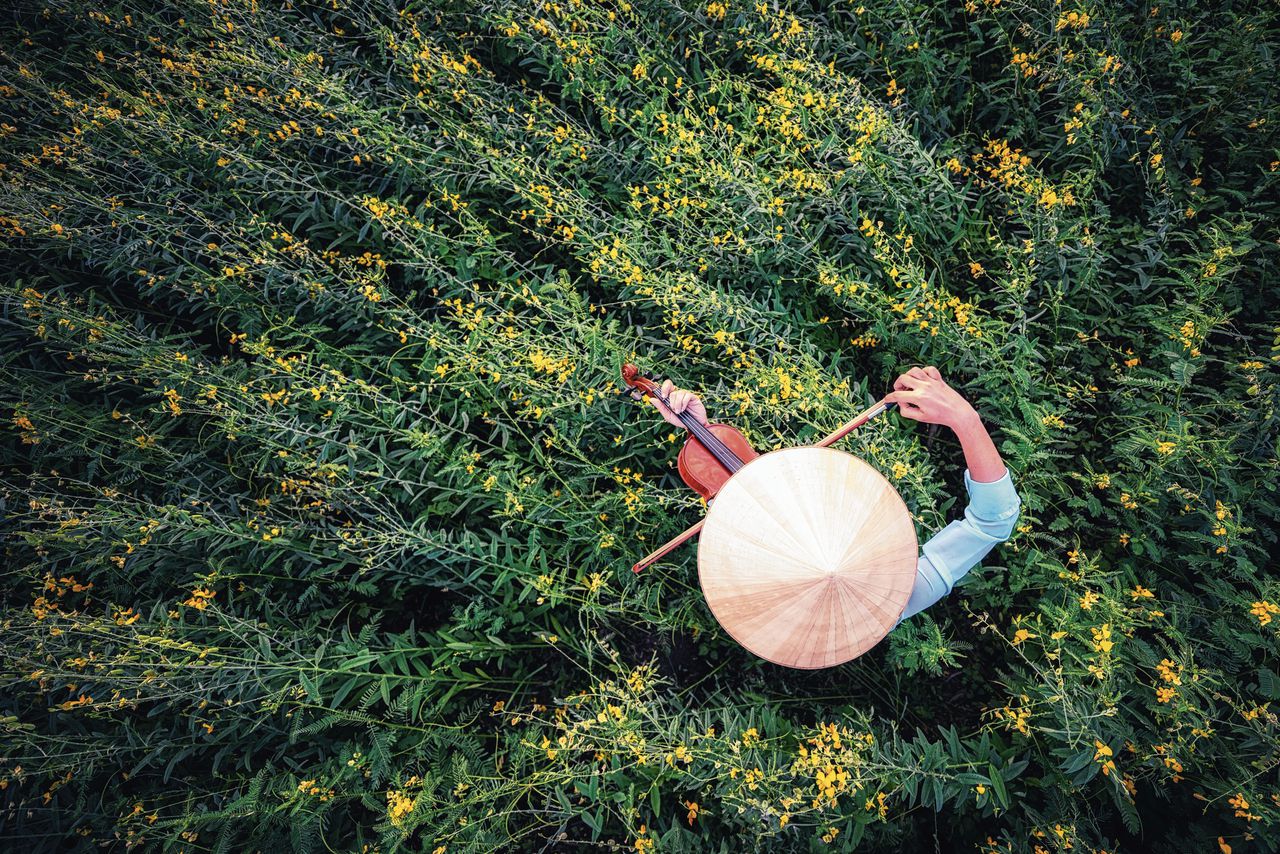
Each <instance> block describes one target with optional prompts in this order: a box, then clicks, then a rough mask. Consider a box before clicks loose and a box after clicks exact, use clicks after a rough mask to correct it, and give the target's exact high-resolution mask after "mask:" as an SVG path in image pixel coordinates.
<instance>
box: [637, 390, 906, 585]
mask: <svg viewBox="0 0 1280 854" xmlns="http://www.w3.org/2000/svg"><path fill="white" fill-rule="evenodd" d="M663 402H664V403H665V401H663ZM897 405H898V404H897V403H896V402H894V401H885V400H880V401H878V402H877V403H876V404H875V405H874V406H872V407H871V408H870V409H867V410H866V411H864V412H863V413H862V414H860V415H858V416H857V417H856V418H854V419H853V420H852V421H850V422H848V423H847V424H845V425H844V426H843V427H841V428H840V429H838V430H836V431H835V432H834V433H830V434H828V435H827V436H826V437H825V438H823V439H822V440H821V441H818V442H816V443H814V445H813V447H815V448H826V447H828V446H830V445H834V444H835V443H836V442H839V441H840V440H841V439H843V438H844V437H845V436H848V435H849V434H850V433H852V432H853V431H854V430H857V429H858V428H859V427H861V426H862V425H863V424H866V423H867V422H868V421H870V420H871V419H872V418H875V417H876V416H877V415H883V414H884V413H885V412H888V411H889V410H890V409H892V408H893V407H895V406H897ZM712 500H714V499H712ZM705 523H706V519H705V518H703V519H699V520H698V522H697V523H696V524H694V525H692V526H691V527H689V528H688V529H686V530H685V531H684V532H683V533H681V534H678V535H676V536H675V537H673V538H672V539H670V540H668V541H667V542H666V543H665V544H663V545H662V546H661V547H660V548H658V549H657V550H656V551H654V552H652V553H651V554H649V555H648V556H647V557H645V558H644V559H643V560H640V561H638V562H637V563H636V564H635V566H633V567H631V571H632V572H635V573H639V572H640V571H641V570H642V569H644V568H645V567H648V566H652V565H653V564H655V563H657V562H658V561H660V560H662V558H664V557H666V556H667V555H669V554H670V553H671V552H673V551H675V550H676V549H677V548H678V547H680V546H681V545H683V544H684V543H687V542H689V540H691V539H693V538H694V537H696V536H698V532H700V531H701V530H702V526H703V524H705Z"/></svg>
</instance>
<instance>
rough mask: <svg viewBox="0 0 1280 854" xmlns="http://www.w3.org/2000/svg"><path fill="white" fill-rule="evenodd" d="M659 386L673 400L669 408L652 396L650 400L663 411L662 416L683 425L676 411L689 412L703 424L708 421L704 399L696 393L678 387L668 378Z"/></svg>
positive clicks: (673, 422)
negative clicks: (700, 398)
mask: <svg viewBox="0 0 1280 854" xmlns="http://www.w3.org/2000/svg"><path fill="white" fill-rule="evenodd" d="M659 388H660V389H661V391H662V394H663V395H664V396H665V397H666V398H667V400H669V401H671V407H670V408H668V407H667V406H666V405H665V404H664V403H663V402H662V401H660V400H658V398H656V397H650V398H649V400H650V401H651V402H652V403H653V405H654V406H656V407H658V411H659V412H661V413H662V417H663V419H665V420H666V421H667V423H669V424H674V425H675V426H677V427H683V426H684V424H683V423H682V422H681V421H680V419H679V418H677V417H676V413H680V412H687V413H688V414H690V415H692V416H693V417H694V419H695V420H697V421H699V422H701V423H702V424H706V423H707V408H706V407H705V406H703V405H702V401H701V400H699V399H698V396H697V395H696V394H694V393H693V392H691V391H687V390H686V389H682V388H676V386H675V383H673V382H671V380H666V381H665V382H663V383H662V385H661V386H660V387H659ZM673 410H674V411H673Z"/></svg>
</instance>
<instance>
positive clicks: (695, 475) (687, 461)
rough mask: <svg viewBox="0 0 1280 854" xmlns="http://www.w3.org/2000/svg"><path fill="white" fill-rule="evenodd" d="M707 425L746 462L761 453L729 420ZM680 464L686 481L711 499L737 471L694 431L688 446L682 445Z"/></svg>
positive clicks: (706, 497) (706, 498) (686, 442)
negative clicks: (726, 466) (727, 422)
mask: <svg viewBox="0 0 1280 854" xmlns="http://www.w3.org/2000/svg"><path fill="white" fill-rule="evenodd" d="M707 429H709V430H710V431H711V433H712V435H714V436H715V437H716V438H717V439H719V440H720V441H721V443H723V444H724V445H725V446H726V447H727V448H728V449H729V450H731V451H733V453H734V455H735V456H737V458H738V459H740V460H742V462H744V463H746V462H750V461H751V460H754V459H755V458H756V457H758V456H760V455H759V454H758V453H756V452H755V450H754V449H753V448H752V447H751V445H750V443H748V442H747V437H746V436H743V435H742V434H741V433H740V432H738V430H737V429H736V428H734V427H730V426H729V425H728V424H708V425H707ZM676 465H677V466H678V468H679V471H680V477H681V478H682V479H683V480H684V482H685V483H686V484H687V485H688V486H689V487H690V488H691V489H692V490H693V491H694V492H697V493H698V494H699V495H701V496H702V497H703V499H704V500H707V501H710V500H711V499H712V498H714V497H715V495H716V493H717V492H719V491H720V487H722V486H724V483H725V481H727V480H728V479H729V478H730V477H732V476H733V472H731V471H729V470H728V469H727V468H725V467H724V464H723V463H721V462H720V460H718V459H717V458H716V457H715V456H714V455H713V454H712V453H711V452H710V451H708V450H707V448H706V446H705V445H703V444H702V443H701V442H700V441H698V439H696V438H694V437H693V436H692V435H690V436H689V438H688V439H686V440H685V443H684V447H683V448H681V449H680V456H679V458H678V459H677V460H676Z"/></svg>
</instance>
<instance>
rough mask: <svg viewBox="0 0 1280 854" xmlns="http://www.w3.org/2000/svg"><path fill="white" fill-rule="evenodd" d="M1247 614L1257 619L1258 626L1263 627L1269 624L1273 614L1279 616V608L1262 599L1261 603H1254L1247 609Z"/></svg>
mask: <svg viewBox="0 0 1280 854" xmlns="http://www.w3.org/2000/svg"><path fill="white" fill-rule="evenodd" d="M1249 613H1250V614H1253V615H1254V616H1255V617H1257V618H1258V625H1261V626H1265V625H1267V624H1268V623H1270V622H1271V617H1272V616H1273V615H1274V614H1280V606H1278V605H1276V604H1275V603H1274V602H1268V601H1267V600H1265V599H1264V600H1263V601H1261V602H1254V603H1253V605H1252V606H1251V607H1250V608H1249Z"/></svg>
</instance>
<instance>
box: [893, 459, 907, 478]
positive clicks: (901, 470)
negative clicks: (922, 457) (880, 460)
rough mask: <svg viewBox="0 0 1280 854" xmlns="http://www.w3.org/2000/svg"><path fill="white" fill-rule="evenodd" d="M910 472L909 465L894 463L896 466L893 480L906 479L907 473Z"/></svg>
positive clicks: (894, 466)
mask: <svg viewBox="0 0 1280 854" xmlns="http://www.w3.org/2000/svg"><path fill="white" fill-rule="evenodd" d="M909 471H911V468H910V467H909V466H907V465H905V464H903V463H894V464H893V478H894V480H901V479H902V478H904V477H906V475H907V472H909Z"/></svg>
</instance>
